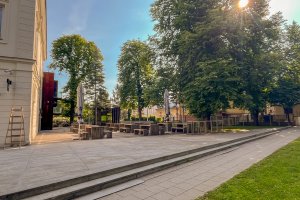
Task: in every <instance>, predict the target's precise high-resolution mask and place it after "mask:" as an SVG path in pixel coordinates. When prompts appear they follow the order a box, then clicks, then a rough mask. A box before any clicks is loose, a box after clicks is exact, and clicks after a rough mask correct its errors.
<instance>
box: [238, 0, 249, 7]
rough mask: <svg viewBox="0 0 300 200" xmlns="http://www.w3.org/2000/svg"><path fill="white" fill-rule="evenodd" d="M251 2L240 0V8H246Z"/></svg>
mask: <svg viewBox="0 0 300 200" xmlns="http://www.w3.org/2000/svg"><path fill="white" fill-rule="evenodd" d="M248 3H249V0H240V2H239V7H240V8H245V7H246V6H247V5H248Z"/></svg>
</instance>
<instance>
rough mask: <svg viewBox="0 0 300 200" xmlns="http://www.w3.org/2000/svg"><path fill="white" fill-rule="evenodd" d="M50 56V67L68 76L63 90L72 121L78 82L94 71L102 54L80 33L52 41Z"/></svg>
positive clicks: (100, 60)
mask: <svg viewBox="0 0 300 200" xmlns="http://www.w3.org/2000/svg"><path fill="white" fill-rule="evenodd" d="M51 58H52V63H51V65H50V68H53V69H58V70H59V71H63V72H66V73H67V74H68V75H69V77H70V79H69V81H68V82H67V85H66V86H65V88H64V90H65V92H68V93H69V98H70V101H71V102H70V104H71V108H70V110H71V113H70V122H71V123H72V122H73V121H74V110H75V102H76V90H77V87H78V84H79V83H80V82H84V81H85V80H86V78H87V76H88V75H91V74H93V73H94V71H93V70H94V69H95V66H100V65H101V62H102V60H103V56H102V55H101V52H100V50H99V49H98V48H97V46H96V45H95V43H94V42H89V41H87V40H86V39H84V38H83V37H81V36H80V35H66V36H62V37H60V38H58V39H57V40H55V41H54V42H53V43H52V52H51ZM101 66H102V65H101Z"/></svg>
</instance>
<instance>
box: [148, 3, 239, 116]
mask: <svg viewBox="0 0 300 200" xmlns="http://www.w3.org/2000/svg"><path fill="white" fill-rule="evenodd" d="M222 7H223V5H222V2H220V1H217V0H202V1H195V0H186V1H184V0H178V1H173V0H168V1H163V0H157V1H156V2H155V3H154V4H153V5H152V9H151V11H152V16H153V18H154V20H155V21H156V22H157V24H156V25H155V30H156V31H157V33H156V36H155V37H156V38H157V40H158V41H159V47H160V48H161V49H163V50H164V52H165V55H166V56H167V57H173V58H175V59H174V60H176V66H177V67H176V68H175V69H176V79H175V80H176V86H177V87H178V90H177V95H178V96H179V98H178V99H179V101H180V102H181V103H185V104H187V107H188V108H189V110H190V112H191V113H192V114H194V115H196V116H198V117H203V118H209V117H210V115H212V114H214V113H215V112H217V111H220V110H221V109H222V108H225V107H227V106H228V105H229V104H228V102H229V99H230V97H233V96H234V92H235V91H236V88H237V87H236V82H235V80H234V78H233V77H236V76H234V75H235V74H236V72H235V70H234V69H235V66H233V65H231V62H230V57H229V55H228V52H227V49H226V48H227V43H226V40H225V38H224V34H225V32H224V31H225V28H226V26H225V25H226V23H225V16H224V15H225V14H224V12H223V10H222ZM224 70H226V71H225V72H226V73H223V72H224ZM222 79H224V80H222ZM180 97H181V98H180Z"/></svg>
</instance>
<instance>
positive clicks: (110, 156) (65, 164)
mask: <svg viewBox="0 0 300 200" xmlns="http://www.w3.org/2000/svg"><path fill="white" fill-rule="evenodd" d="M266 130H270V129H261V130H256V131H250V132H247V133H223V134H207V135H184V134H178V135H165V136H148V137H143V136H140V137H129V138H122V137H116V138H113V139H103V140H89V141H74V142H62V143H51V144H43V145H32V146H28V147H23V148H22V149H21V150H20V149H7V150H0V195H3V194H7V193H12V192H16V191H20V190H24V189H28V188H32V187H36V186H40V185H45V184H50V183H54V182H57V181H62V180H66V179H69V178H75V177H78V176H82V175H86V174H90V173H94V172H99V171H103V170H107V169H111V168H115V167H119V166H124V165H128V164H132V163H135V162H140V161H144V160H148V159H152V158H156V157H161V156H165V155H169V154H173V153H178V152H181V151H185V150H190V149H194V148H199V147H203V146H207V145H210V144H215V143H219V142H224V141H228V140H232V139H236V138H239V137H244V136H248V135H252V134H255V133H259V132H263V131H266ZM124 134H125V133H124Z"/></svg>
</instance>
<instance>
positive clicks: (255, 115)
mask: <svg viewBox="0 0 300 200" xmlns="http://www.w3.org/2000/svg"><path fill="white" fill-rule="evenodd" d="M258 115H259V112H258V110H255V111H254V112H253V113H252V117H253V120H254V124H255V126H259V120H258Z"/></svg>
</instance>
